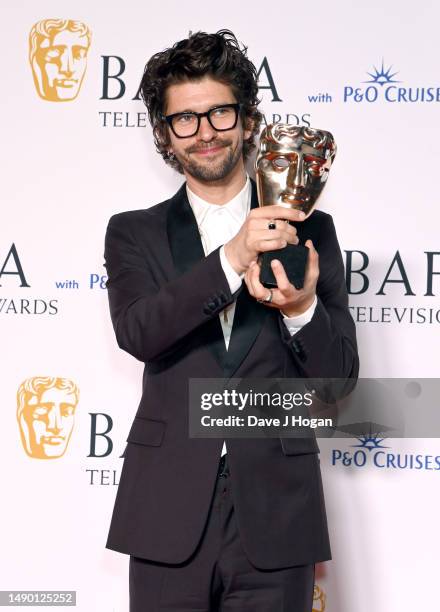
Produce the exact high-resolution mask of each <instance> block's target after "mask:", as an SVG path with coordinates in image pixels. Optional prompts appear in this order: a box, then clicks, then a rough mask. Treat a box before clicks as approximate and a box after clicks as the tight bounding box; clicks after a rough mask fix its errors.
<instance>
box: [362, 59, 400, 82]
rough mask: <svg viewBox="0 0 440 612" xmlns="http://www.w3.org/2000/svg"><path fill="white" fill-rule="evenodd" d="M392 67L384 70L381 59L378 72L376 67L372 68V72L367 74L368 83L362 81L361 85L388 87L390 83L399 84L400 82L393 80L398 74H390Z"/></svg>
mask: <svg viewBox="0 0 440 612" xmlns="http://www.w3.org/2000/svg"><path fill="white" fill-rule="evenodd" d="M392 69H393V66H389V67H388V68H385V64H384V60H383V59H382V66H381V67H380V69H379V70H378V69H377V68H376V66H373V72H367V74H368V76H370V77H371V79H369V80H368V81H363V83H375V84H377V85H380V86H383V85H389V84H390V83H401V82H402V81H397V80H396V79H394V77H395V76H396V74H399V72H391V71H392Z"/></svg>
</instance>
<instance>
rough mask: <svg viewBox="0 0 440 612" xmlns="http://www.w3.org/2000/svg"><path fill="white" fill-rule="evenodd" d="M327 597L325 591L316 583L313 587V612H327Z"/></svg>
mask: <svg viewBox="0 0 440 612" xmlns="http://www.w3.org/2000/svg"><path fill="white" fill-rule="evenodd" d="M325 602H326V597H325V593H324V591H323V590H322V589H321V587H319V586H318V585H317V584H315V587H314V589H313V609H312V612H325Z"/></svg>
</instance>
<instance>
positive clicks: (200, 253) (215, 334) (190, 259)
mask: <svg viewBox="0 0 440 612" xmlns="http://www.w3.org/2000/svg"><path fill="white" fill-rule="evenodd" d="M167 233H168V242H169V245H170V250H171V255H172V258H173V263H174V267H175V269H176V271H177V272H178V274H179V275H181V274H184V273H185V272H186V271H187V270H190V269H191V268H192V267H193V266H194V265H195V264H196V263H197V262H198V261H200V260H201V259H203V258H204V257H205V252H204V250H203V245H202V241H201V239H200V233H199V228H198V226H197V221H196V218H195V217H194V213H193V211H192V208H191V206H190V204H189V202H188V196H187V193H186V183H184V184H183V185H182V187H181V188H180V189H179V191H178V192H177V193H176V195H175V196H174V197H173V198H172V200H171V204H170V207H169V209H168V214H167ZM203 332H204V337H203V339H204V342H205V343H206V345H207V347H208V348H209V349H210V351H211V352H212V353H213V355H214V357H215V358H216V359H217V361H218V362H219V364H220V366H221V367H222V368H223V367H224V363H225V360H226V346H225V340H224V336H223V330H222V327H221V324H220V320H219V318H218V317H214V318H213V319H211V321H208V322H207V323H205V325H204V327H203Z"/></svg>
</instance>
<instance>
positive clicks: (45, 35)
mask: <svg viewBox="0 0 440 612" xmlns="http://www.w3.org/2000/svg"><path fill="white" fill-rule="evenodd" d="M91 37H92V33H91V31H90V29H89V27H88V26H87V25H86V24H85V23H82V22H81V21H74V20H72V19H42V20H41V21H38V22H37V23H35V24H34V25H33V26H32V29H31V31H30V34H29V62H30V64H31V68H32V74H33V77H34V83H35V87H36V89H37V93H38V95H39V96H40V97H41V98H43V100H49V101H51V102H68V101H70V100H74V99H75V98H76V97H77V95H78V93H79V90H80V88H81V84H82V81H83V79H84V75H85V72H86V68H87V54H88V52H89V48H90V41H91Z"/></svg>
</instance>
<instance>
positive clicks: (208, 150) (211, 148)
mask: <svg viewBox="0 0 440 612" xmlns="http://www.w3.org/2000/svg"><path fill="white" fill-rule="evenodd" d="M229 144H230V143H229V142H221V143H220V142H217V143H215V144H210V145H205V146H203V147H200V146H198V147H196V146H194V147H190V148H189V149H188V150H187V153H195V154H196V155H206V156H209V155H214V154H215V153H218V152H219V151H221V150H222V149H224V148H225V147H227V146H229Z"/></svg>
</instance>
